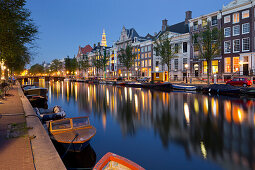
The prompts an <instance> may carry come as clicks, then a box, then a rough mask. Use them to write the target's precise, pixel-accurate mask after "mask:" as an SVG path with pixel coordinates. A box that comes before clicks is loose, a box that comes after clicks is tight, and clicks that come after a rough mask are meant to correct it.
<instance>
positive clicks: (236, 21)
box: [233, 13, 240, 24]
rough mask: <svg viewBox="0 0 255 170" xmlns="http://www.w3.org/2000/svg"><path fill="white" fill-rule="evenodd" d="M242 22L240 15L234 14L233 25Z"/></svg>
mask: <svg viewBox="0 0 255 170" xmlns="http://www.w3.org/2000/svg"><path fill="white" fill-rule="evenodd" d="M239 21H240V18H239V13H235V14H233V23H234V24H235V23H238V22H239Z"/></svg>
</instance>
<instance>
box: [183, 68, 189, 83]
mask: <svg viewBox="0 0 255 170" xmlns="http://www.w3.org/2000/svg"><path fill="white" fill-rule="evenodd" d="M184 67H185V69H186V84H187V83H188V68H189V65H188V64H185V65H184Z"/></svg>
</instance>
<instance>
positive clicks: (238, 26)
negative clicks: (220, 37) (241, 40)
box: [233, 25, 240, 36]
mask: <svg viewBox="0 0 255 170" xmlns="http://www.w3.org/2000/svg"><path fill="white" fill-rule="evenodd" d="M237 28H238V29H237ZM237 30H238V32H236V31H237ZM237 35H240V25H234V26H233V36H237Z"/></svg>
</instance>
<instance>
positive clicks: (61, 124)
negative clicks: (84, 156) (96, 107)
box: [49, 116, 96, 152]
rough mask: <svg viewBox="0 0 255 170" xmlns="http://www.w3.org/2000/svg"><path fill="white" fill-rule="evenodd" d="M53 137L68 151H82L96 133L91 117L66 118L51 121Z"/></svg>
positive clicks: (50, 126)
mask: <svg viewBox="0 0 255 170" xmlns="http://www.w3.org/2000/svg"><path fill="white" fill-rule="evenodd" d="M49 132H50V135H51V139H53V140H55V141H56V142H58V143H60V144H61V145H62V146H63V147H64V148H65V149H66V150H67V151H72V152H80V151H82V150H83V149H84V148H85V147H86V146H88V144H89V143H90V139H91V138H93V137H94V136H95V134H96V128H94V127H93V126H91V125H90V122H89V117H88V116H85V117H77V118H66V119H61V120H55V121H50V122H49Z"/></svg>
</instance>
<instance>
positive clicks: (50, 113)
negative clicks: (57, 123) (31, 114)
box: [34, 106, 66, 122]
mask: <svg viewBox="0 0 255 170" xmlns="http://www.w3.org/2000/svg"><path fill="white" fill-rule="evenodd" d="M34 110H35V112H36V114H37V116H38V117H39V118H40V119H41V121H43V122H44V121H49V120H59V119H63V118H65V117H66V113H65V111H64V110H63V109H62V108H61V107H60V106H55V107H52V108H49V109H43V108H37V107H36V108H34Z"/></svg>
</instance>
